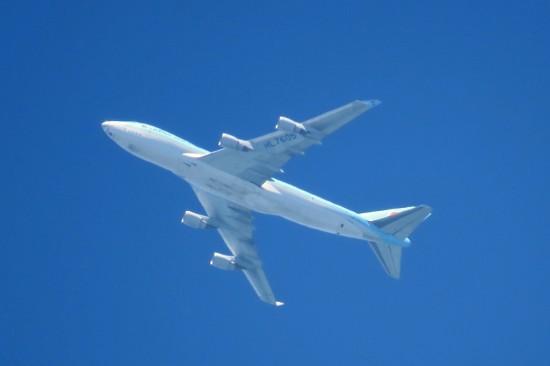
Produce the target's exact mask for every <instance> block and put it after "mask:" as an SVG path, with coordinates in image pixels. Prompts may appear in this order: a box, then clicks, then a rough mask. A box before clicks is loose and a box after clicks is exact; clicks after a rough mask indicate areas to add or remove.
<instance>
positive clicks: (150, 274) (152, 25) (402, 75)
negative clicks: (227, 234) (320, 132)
mask: <svg viewBox="0 0 550 366" xmlns="http://www.w3.org/2000/svg"><path fill="white" fill-rule="evenodd" d="M549 16H550V6H549V4H548V2H545V1H526V2H523V3H521V4H519V3H517V2H511V1H508V2H507V1H504V2H500V3H499V4H498V5H497V4H495V3H494V2H489V1H475V2H473V1H472V2H471V1H466V2H436V1H433V2H430V1H421V2H409V3H405V2H402V3H389V2H385V1H375V2H363V1H357V2H353V1H350V2H330V1H324V2H315V3H313V2H294V1H290V2H278V3H277V4H275V3H273V2H243V3H241V4H234V3H232V2H227V3H222V2H220V3H213V2H196V3H191V2H177V1H168V2H160V4H152V3H151V2H144V1H143V2H137V1H128V2H124V1H119V2H116V4H112V2H91V3H87V4H82V3H79V2H62V1H58V2H55V1H48V2H36V3H34V4H31V3H25V2H18V1H4V2H2V3H1V4H0V20H1V21H0V45H1V49H2V57H1V58H0V66H1V67H0V80H1V81H2V86H3V87H2V88H0V98H1V100H2V103H0V111H1V112H2V116H3V118H2V119H3V124H2V134H1V139H2V143H1V144H0V153H2V156H3V157H4V158H3V160H2V161H3V163H2V173H1V177H2V187H3V189H2V192H1V193H0V197H1V208H2V209H1V210H0V212H1V219H2V220H1V221H0V222H1V229H2V233H3V234H2V240H1V245H0V309H1V310H2V311H1V312H0V329H1V331H0V364H3V365H19V364H21V365H53V364H55V365H74V364H79V365H97V364H107V365H114V364H135V365H152V364H154V365H159V364H166V365H175V364H187V365H203V364H227V365H243V364H259V365H279V364H285V365H291V364H306V363H307V364H318V365H333V364H386V365H418V364H449V365H464V364H478V365H486V364H503V365H517V364H529V365H547V364H549V363H550V352H549V351H548V349H550V334H549V333H550V301H549V297H550V294H549V286H548V280H549V279H550V271H549V266H548V259H549V254H550V249H549V248H548V240H547V237H548V234H547V233H546V231H545V229H546V228H547V226H548V219H550V209H549V207H550V199H549V191H550V190H549V188H550V173H549V168H548V157H549V156H550V151H549V150H550V149H549V141H550V133H549V131H550V128H549V127H548V122H549V120H550V107H549V103H548V100H549V98H550V68H549V67H548V65H549V61H550V57H549V56H550V49H549V47H548V39H549V36H550V27H549V26H548V17H549ZM375 98H376V99H380V100H382V101H383V104H382V105H381V106H379V107H377V108H376V109H375V110H372V111H370V112H368V113H366V114H365V115H364V116H363V117H361V118H360V119H358V120H357V121H355V122H353V123H352V124H350V125H348V126H346V128H344V129H342V130H340V131H338V132H337V133H336V134H334V135H333V136H331V137H330V138H328V139H327V140H326V142H325V143H324V145H323V146H322V147H320V148H319V147H314V148H312V149H310V150H309V151H308V152H307V154H306V156H305V157H303V158H297V159H295V160H293V161H291V162H290V163H289V164H288V165H287V166H286V169H285V171H286V173H285V174H284V175H282V176H279V177H278V178H279V179H282V180H285V181H287V182H288V183H291V184H295V185H297V186H299V187H301V188H304V189H306V190H309V191H311V192H312V193H315V194H317V195H320V196H322V197H325V198H327V199H329V200H331V201H333V202H335V203H338V204H341V205H344V206H346V207H349V208H350V209H353V210H355V211H358V212H363V211H372V210H379V209H385V208H390V207H402V206H407V205H411V204H419V203H426V204H429V205H430V206H432V207H433V208H434V214H433V215H432V217H430V219H429V221H427V222H426V223H425V224H424V225H423V226H422V227H421V228H420V229H419V230H418V231H417V232H415V234H414V235H413V236H412V238H411V239H412V241H413V246H412V247H411V248H410V249H408V250H406V252H405V253H404V260H403V268H402V279H401V280H399V281H394V280H391V279H389V278H387V277H386V275H385V274H384V272H383V270H382V268H381V267H380V265H379V264H378V262H377V260H376V258H375V256H374V255H373V254H372V253H371V251H370V249H369V248H368V246H366V245H365V243H362V242H359V241H354V240H351V239H345V238H340V237H336V236H331V235H328V234H324V233H320V232H315V231H312V230H309V229H306V228H303V227H300V226H297V225H295V224H292V223H289V222H286V221H284V220H282V219H278V218H274V217H268V216H262V215H258V216H257V220H256V227H257V230H256V234H255V235H256V242H257V245H258V247H259V250H260V254H261V256H262V259H263V261H264V265H265V269H266V272H267V275H268V277H269V279H270V282H271V284H272V287H273V289H274V291H275V293H276V295H277V297H278V298H280V299H281V300H284V301H285V302H286V304H287V305H286V306H285V307H283V308H281V309H276V308H273V307H270V306H268V305H265V304H263V303H261V302H260V301H258V300H257V298H256V296H255V294H254V293H253V291H252V290H251V289H250V287H249V285H248V283H247V281H246V280H245V279H244V277H243V276H242V275H240V274H234V273H224V272H222V271H219V270H216V269H213V268H211V267H210V266H209V265H208V262H209V259H210V257H211V255H212V252H214V251H219V252H224V251H225V248H224V245H223V243H222V241H221V239H220V238H219V237H218V236H217V235H216V233H215V232H201V231H194V230H192V229H190V228H187V227H184V226H182V225H180V224H179V219H180V217H181V215H182V214H183V212H184V211H185V210H192V211H196V212H202V209H201V207H200V205H199V203H198V201H197V200H196V198H195V197H194V195H193V193H192V191H191V189H190V188H189V187H188V186H187V185H186V184H185V183H184V182H182V181H180V180H179V179H178V178H176V177H175V176H173V175H171V174H170V173H167V172H165V171H162V170H161V169H159V168H157V167H155V166H152V165H150V164H147V163H145V162H143V161H140V160H138V159H136V158H134V157H133V156H131V155H129V154H127V153H126V152H124V151H123V150H121V149H120V148H119V147H118V146H116V145H115V144H113V143H112V141H110V140H109V139H108V138H107V136H105V135H104V133H103V131H102V130H101V128H100V123H101V122H102V121H104V120H108V119H110V120H138V121H143V122H147V123H151V124H153V125H156V126H158V127H160V128H163V129H166V130H168V131H170V132H173V133H175V134H177V135H179V136H181V137H183V138H185V139H187V140H189V141H192V142H193V143H195V144H197V145H199V146H201V147H204V148H206V149H208V150H212V149H215V148H216V143H217V141H218V139H219V136H220V135H221V133H222V132H227V133H231V134H233V135H236V136H239V137H242V138H252V137H255V136H258V135H261V134H264V133H267V132H269V131H272V130H273V128H274V125H275V123H276V120H277V118H278V117H279V116H280V115H283V116H288V117H290V118H292V119H295V120H304V119H307V118H310V117H312V116H315V115H317V114H319V113H322V112H325V111H327V110H329V109H332V108H335V107H338V106H340V105H342V104H345V103H348V102H350V101H352V100H355V99H375Z"/></svg>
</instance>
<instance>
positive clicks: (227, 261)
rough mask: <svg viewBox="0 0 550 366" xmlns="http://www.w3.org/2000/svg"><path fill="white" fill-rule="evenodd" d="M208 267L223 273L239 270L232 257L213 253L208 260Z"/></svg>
mask: <svg viewBox="0 0 550 366" xmlns="http://www.w3.org/2000/svg"><path fill="white" fill-rule="evenodd" d="M210 265H211V266H212V267H216V268H219V269H223V270H225V271H235V270H237V269H239V266H237V263H236V262H235V257H234V256H232V255H223V254H220V253H214V256H213V257H212V259H211V260H210Z"/></svg>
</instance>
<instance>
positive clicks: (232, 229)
mask: <svg viewBox="0 0 550 366" xmlns="http://www.w3.org/2000/svg"><path fill="white" fill-rule="evenodd" d="M193 190H194V191H195V194H196V195H197V197H198V199H199V201H200V203H201V204H202V206H203V207H204V209H205V210H206V212H207V213H208V215H209V217H210V218H209V223H211V224H212V225H213V226H214V227H216V228H217V230H218V232H219V233H220V235H221V237H222V238H223V240H224V242H225V244H226V245H227V247H228V248H229V250H230V251H231V253H233V255H234V256H235V263H236V264H237V267H238V268H239V269H240V270H242V271H243V272H244V274H245V275H246V278H247V279H248V281H250V284H251V285H252V287H253V288H254V291H256V294H258V296H259V297H260V299H261V300H262V301H265V302H267V303H269V304H273V305H277V306H280V305H283V303H282V302H278V301H276V300H275V296H274V295H273V291H272V290H271V287H270V286H269V282H268V281H267V278H266V276H265V273H264V270H263V267H262V263H261V261H260V258H259V257H258V252H257V250H256V245H254V241H253V239H252V231H253V230H254V226H253V225H252V220H253V218H252V212H251V211H250V210H249V209H247V208H245V207H242V206H240V205H237V204H235V203H233V202H230V201H227V200H225V199H223V198H220V197H217V196H215V195H213V194H210V193H207V192H205V191H202V190H200V189H198V188H196V187H193Z"/></svg>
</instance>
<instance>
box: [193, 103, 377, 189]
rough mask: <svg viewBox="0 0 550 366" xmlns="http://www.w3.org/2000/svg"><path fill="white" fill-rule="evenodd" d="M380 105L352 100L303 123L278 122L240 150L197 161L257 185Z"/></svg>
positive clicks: (228, 149)
mask: <svg viewBox="0 0 550 366" xmlns="http://www.w3.org/2000/svg"><path fill="white" fill-rule="evenodd" d="M378 104H380V102H379V101H377V100H370V101H355V102H352V103H349V104H346V105H344V106H342V107H340V108H337V109H334V110H332V111H329V112H326V113H324V114H321V115H319V116H317V117H314V118H312V119H309V120H307V121H305V122H303V123H296V122H294V121H290V120H289V119H287V118H284V117H281V118H280V119H279V124H278V130H277V131H275V132H272V133H269V134H267V135H264V136H260V137H257V138H254V139H252V140H249V141H242V140H241V141H240V142H241V143H244V145H242V148H240V147H237V148H235V149H233V148H223V149H221V150H217V151H214V152H212V153H210V154H207V155H205V156H203V157H201V158H200V159H202V160H204V161H205V162H206V163H208V164H209V165H212V166H214V167H216V168H218V169H221V170H223V171H225V172H227V173H230V174H232V175H235V176H237V177H239V178H241V179H244V180H246V181H248V182H251V183H254V184H256V185H258V186H261V185H262V184H263V183H264V182H265V181H266V180H268V179H270V178H271V177H272V176H273V175H275V174H276V173H279V172H281V171H282V170H281V169H282V167H283V165H284V164H285V163H286V162H287V161H288V160H289V159H290V158H291V157H293V156H295V155H302V154H303V152H304V150H305V149H307V148H308V147H310V146H311V145H314V144H320V143H321V140H322V139H323V138H324V137H325V136H328V135H330V134H331V133H333V132H334V131H336V130H337V129H339V128H340V127H342V126H343V125H345V124H346V123H348V122H350V121H351V120H353V119H354V118H356V117H357V116H359V115H360V114H362V113H364V112H366V111H368V110H369V109H371V108H373V107H376V106H377V105H378Z"/></svg>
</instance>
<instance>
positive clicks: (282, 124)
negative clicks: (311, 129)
mask: <svg viewBox="0 0 550 366" xmlns="http://www.w3.org/2000/svg"><path fill="white" fill-rule="evenodd" d="M275 128H276V129H278V130H280V131H288V132H296V133H301V134H305V133H306V128H305V127H304V125H303V124H301V123H298V122H294V121H293V120H291V119H290V118H286V117H279V122H278V123H277V125H276V126H275Z"/></svg>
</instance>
